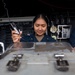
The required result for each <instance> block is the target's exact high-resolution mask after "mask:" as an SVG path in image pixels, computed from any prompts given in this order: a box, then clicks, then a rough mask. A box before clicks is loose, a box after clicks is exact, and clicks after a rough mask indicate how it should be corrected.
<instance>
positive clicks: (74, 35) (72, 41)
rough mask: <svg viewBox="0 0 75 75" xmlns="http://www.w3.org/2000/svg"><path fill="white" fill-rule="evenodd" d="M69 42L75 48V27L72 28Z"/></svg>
mask: <svg viewBox="0 0 75 75" xmlns="http://www.w3.org/2000/svg"><path fill="white" fill-rule="evenodd" d="M69 42H70V44H71V46H72V47H75V27H72V30H71V34H70V40H69Z"/></svg>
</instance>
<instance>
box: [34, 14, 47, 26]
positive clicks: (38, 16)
mask: <svg viewBox="0 0 75 75" xmlns="http://www.w3.org/2000/svg"><path fill="white" fill-rule="evenodd" d="M39 18H42V19H43V20H45V22H46V23H47V25H48V18H47V16H46V15H45V14H38V15H37V16H35V18H34V19H33V24H34V23H35V22H36V20H37V19H39Z"/></svg>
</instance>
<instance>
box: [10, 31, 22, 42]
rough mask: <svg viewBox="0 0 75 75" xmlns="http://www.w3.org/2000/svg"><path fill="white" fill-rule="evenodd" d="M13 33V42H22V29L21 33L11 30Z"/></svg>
mask: <svg viewBox="0 0 75 75" xmlns="http://www.w3.org/2000/svg"><path fill="white" fill-rule="evenodd" d="M11 33H12V40H13V42H14V43H16V42H20V38H21V35H22V31H20V34H17V33H16V31H11Z"/></svg>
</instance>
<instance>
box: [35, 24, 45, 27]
mask: <svg viewBox="0 0 75 75" xmlns="http://www.w3.org/2000/svg"><path fill="white" fill-rule="evenodd" d="M39 26H41V27H45V26H46V25H45V24H42V25H40V24H36V27H39Z"/></svg>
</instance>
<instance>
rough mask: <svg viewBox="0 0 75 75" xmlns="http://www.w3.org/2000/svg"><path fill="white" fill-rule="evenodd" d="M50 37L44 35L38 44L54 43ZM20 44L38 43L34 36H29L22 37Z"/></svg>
mask: <svg viewBox="0 0 75 75" xmlns="http://www.w3.org/2000/svg"><path fill="white" fill-rule="evenodd" d="M55 41H56V40H54V39H53V38H52V37H50V36H48V35H44V37H43V39H42V40H41V41H40V42H55ZM20 42H38V40H37V38H36V37H35V35H34V34H31V35H29V36H23V37H22V38H21V40H20Z"/></svg>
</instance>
